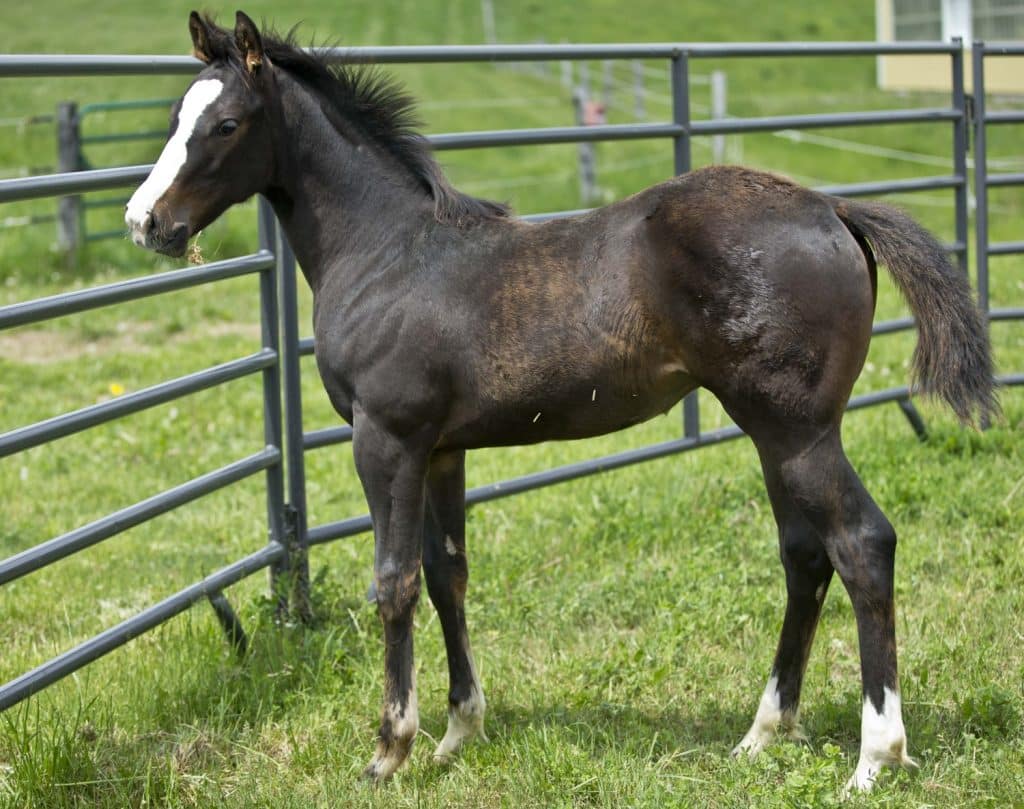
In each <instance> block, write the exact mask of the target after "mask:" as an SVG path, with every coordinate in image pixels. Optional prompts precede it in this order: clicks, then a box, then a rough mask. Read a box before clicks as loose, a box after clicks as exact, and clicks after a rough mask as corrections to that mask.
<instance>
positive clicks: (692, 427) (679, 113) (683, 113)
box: [669, 51, 700, 439]
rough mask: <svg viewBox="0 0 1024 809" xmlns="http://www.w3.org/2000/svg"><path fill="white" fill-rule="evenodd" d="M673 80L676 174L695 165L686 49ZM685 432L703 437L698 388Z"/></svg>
mask: <svg viewBox="0 0 1024 809" xmlns="http://www.w3.org/2000/svg"><path fill="white" fill-rule="evenodd" d="M669 75H670V76H671V79H672V122H673V123H675V124H678V125H679V126H680V127H682V131H681V132H680V133H679V134H678V135H676V136H675V137H674V138H673V139H672V146H673V162H674V166H675V173H676V174H683V173H684V172H687V171H689V170H690V168H691V167H692V160H691V155H690V56H689V54H688V53H686V52H685V51H677V52H675V53H674V54H673V55H672V61H671V64H670V74H669ZM683 435H684V436H686V437H687V438H693V439H697V438H700V402H698V401H697V392H696V391H694V392H693V393H691V394H690V395H689V396H687V397H686V398H685V399H683Z"/></svg>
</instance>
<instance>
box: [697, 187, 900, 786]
mask: <svg viewBox="0 0 1024 809" xmlns="http://www.w3.org/2000/svg"><path fill="white" fill-rule="evenodd" d="M753 179H755V180H756V181H757V182H760V183H767V184H770V183H771V178H765V177H763V176H761V177H756V178H753ZM772 190H773V191H777V192H781V193H779V194H775V195H766V194H763V193H757V192H754V191H751V189H750V188H749V187H748V186H747V185H746V184H743V185H742V186H741V188H740V193H734V194H731V195H719V196H717V197H716V198H714V199H711V198H709V199H707V200H704V201H702V202H706V204H707V207H706V208H702V215H703V217H704V221H705V223H706V222H707V221H708V220H709V219H710V220H711V221H713V222H717V223H718V224H715V225H712V226H711V228H708V227H707V226H706V225H705V227H704V228H703V229H702V231H701V233H702V234H706V235H705V236H703V237H702V238H699V239H698V243H697V244H696V245H695V246H694V247H693V248H692V249H694V250H695V251H696V253H697V255H698V256H699V257H700V259H701V263H702V264H703V265H704V266H710V267H715V266H718V267H721V270H720V272H722V273H727V274H728V277H729V278H730V281H729V283H728V284H725V285H723V284H717V285H716V284H706V283H705V284H701V285H700V287H699V291H696V292H695V290H694V288H693V287H692V284H691V285H690V288H689V289H688V291H687V294H686V295H685V296H684V298H685V301H684V305H685V306H686V307H687V310H688V311H687V314H688V315H689V316H690V318H691V322H701V323H702V333H701V335H700V337H699V338H698V340H697V341H696V342H697V343H699V347H698V351H697V354H696V356H697V357H699V359H698V360H697V362H698V363H699V367H698V368H695V369H694V370H695V371H696V372H697V374H696V375H697V376H698V378H699V379H701V381H702V383H703V385H704V386H705V387H707V388H708V389H710V390H711V391H712V392H714V393H715V394H716V396H717V397H718V399H719V400H720V401H721V403H722V405H723V406H724V407H725V409H726V411H727V412H728V413H729V414H730V415H731V416H732V418H733V419H734V420H735V421H736V423H737V424H738V425H739V426H740V427H742V428H743V430H744V431H745V432H746V433H747V434H748V435H749V436H750V437H751V439H752V440H753V442H754V444H755V446H756V448H757V451H758V454H759V457H760V460H761V467H762V471H763V474H764V479H765V484H766V487H767V490H768V494H769V498H770V500H771V504H772V511H773V513H774V516H775V520H776V523H777V525H778V532H779V550H780V557H781V561H782V565H783V567H784V569H785V575H786V589H787V604H786V610H785V615H784V618H783V625H782V630H781V635H780V638H779V642H778V648H777V651H776V654H775V660H774V663H773V665H772V669H771V674H770V677H769V680H768V684H767V687H766V688H765V691H764V694H763V696H762V698H761V702H760V705H759V707H758V710H757V715H756V717H755V719H754V722H753V724H752V726H751V728H750V730H749V732H748V733H747V734H746V736H744V738H743V739H742V740H741V741H740V743H739V744H738V745H737V746H736V748H735V749H734V751H733V752H734V754H735V755H739V754H746V755H750V756H754V755H756V754H757V753H759V752H760V751H761V750H762V749H763V748H764V747H765V746H766V745H767V744H768V743H769V741H770V740H771V739H772V737H773V736H774V734H775V733H776V731H777V730H778V729H780V728H781V729H783V730H785V731H787V732H789V733H791V734H795V733H797V721H798V709H799V700H800V690H801V685H802V681H803V676H804V671H805V669H806V665H807V660H808V655H809V652H810V648H811V644H812V641H813V638H814V633H815V628H816V625H817V623H818V618H819V616H820V613H821V607H822V604H823V602H824V599H825V594H826V592H827V590H828V586H829V583H830V581H831V579H832V574H833V571H838V573H839V577H840V579H841V580H842V582H843V584H844V585H845V587H846V589H847V591H848V593H849V595H850V598H851V600H852V602H853V607H854V612H855V615H856V620H857V628H858V635H859V642H860V658H861V676H862V688H863V717H862V727H861V734H862V735H861V752H860V760H859V762H858V764H857V768H856V771H855V773H854V775H853V776H852V778H851V779H850V782H849V784H848V785H847V788H850V787H854V788H859V789H868V788H870V787H871V785H872V783H873V781H874V778H875V776H876V775H877V774H878V772H879V770H880V769H881V767H882V766H883V765H886V764H897V765H899V764H912V761H911V759H909V758H908V757H907V754H906V736H905V733H904V728H903V721H902V717H901V711H900V695H899V685H898V679H897V667H896V640H895V618H894V607H893V568H894V558H895V549H896V535H895V532H894V531H893V528H892V525H891V524H890V523H889V521H888V520H887V519H886V517H885V515H884V514H883V513H882V512H881V510H880V509H879V508H878V506H877V505H876V504H875V502H874V501H873V500H872V498H871V496H870V495H869V494H868V492H867V491H866V490H865V488H864V486H863V484H862V483H861V481H860V479H859V478H858V476H857V474H856V472H855V471H854V470H853V468H852V466H851V465H850V463H849V461H848V460H847V458H846V455H845V453H844V451H843V447H842V442H841V439H840V422H841V419H842V416H843V412H844V409H845V406H846V402H847V400H848V399H849V396H850V392H851V390H852V388H853V384H854V382H855V380H856V379H857V376H858V375H859V373H860V371H861V368H862V366H863V364H864V360H865V357H866V354H867V349H868V344H869V341H870V337H871V326H872V320H873V316H874V306H875V290H876V276H875V264H874V260H873V257H872V255H871V253H870V251H869V250H866V249H865V248H864V244H863V241H861V240H859V239H858V238H856V237H855V236H854V235H853V234H852V233H851V231H850V230H849V229H848V228H847V227H846V226H845V225H844V223H843V222H842V221H840V219H839V217H838V216H837V215H836V213H835V211H834V210H833V206H832V205H831V204H830V203H829V201H828V200H827V199H826V198H824V197H821V196H820V195H817V194H814V193H813V192H808V191H806V190H804V189H799V188H796V187H794V186H792V185H789V184H785V183H779V184H778V185H777V186H776V187H775V188H774V189H772ZM766 202H767V203H769V204H768V206H767V208H766ZM775 206H778V207H777V209H776V208H775ZM755 208H756V210H755ZM716 214H717V215H718V216H717V217H716ZM689 270H690V271H689V274H688V276H687V277H688V278H691V279H692V278H694V277H700V273H699V272H698V271H696V268H689ZM719 290H721V291H720V292H718V291H719ZM716 292H718V294H716ZM709 313H717V315H718V317H719V319H718V321H717V323H713V322H711V320H710V319H709V318H708V314H709Z"/></svg>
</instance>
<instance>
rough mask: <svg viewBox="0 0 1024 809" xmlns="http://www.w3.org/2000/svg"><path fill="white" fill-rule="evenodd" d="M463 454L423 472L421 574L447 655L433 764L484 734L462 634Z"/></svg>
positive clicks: (438, 458) (438, 459) (479, 694)
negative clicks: (444, 721)
mask: <svg viewBox="0 0 1024 809" xmlns="http://www.w3.org/2000/svg"><path fill="white" fill-rule="evenodd" d="M465 459H466V454H465V452H453V453H446V454H441V455H435V456H434V458H433V459H432V461H431V464H430V470H429V472H428V473H427V514H426V521H425V527H424V533H423V571H424V573H425V574H426V579H427V592H429V593H430V600H431V601H432V602H433V603H434V607H435V608H436V609H437V614H438V617H439V618H440V619H441V631H442V632H443V633H444V643H445V648H446V650H447V652H448V677H449V685H450V687H449V691H448V730H447V732H446V733H445V735H444V738H443V739H442V740H441V742H440V744H438V746H437V749H436V750H435V751H434V760H435V761H438V762H445V761H448V760H449V759H450V758H451V757H452V756H453V755H454V754H455V753H456V752H458V750H459V748H460V747H461V746H462V744H463V743H464V742H466V741H468V740H469V739H471V738H472V737H473V736H476V735H478V734H479V735H480V736H481V737H483V738H484V739H485V740H486V737H485V736H484V733H483V729H484V709H485V707H486V703H485V701H484V693H483V690H482V689H481V688H480V680H479V678H478V677H477V672H476V666H475V665H474V663H473V654H472V652H471V651H470V648H469V635H468V633H467V631H466V612H465V609H464V602H465V597H466V584H467V581H468V578H469V572H468V566H467V563H466V501H465V496H466V476H465Z"/></svg>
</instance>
